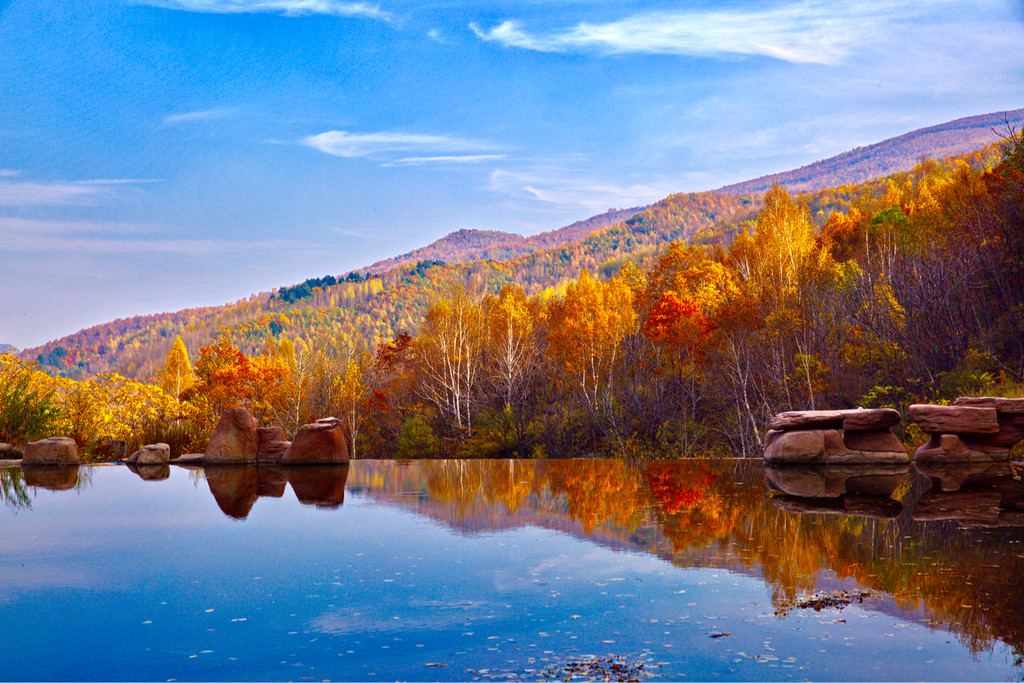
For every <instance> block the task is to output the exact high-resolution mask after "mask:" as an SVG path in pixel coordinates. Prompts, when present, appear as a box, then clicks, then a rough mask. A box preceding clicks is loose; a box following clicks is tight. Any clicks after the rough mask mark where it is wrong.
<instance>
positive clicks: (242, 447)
mask: <svg viewBox="0 0 1024 683" xmlns="http://www.w3.org/2000/svg"><path fill="white" fill-rule="evenodd" d="M258 452H259V434H258V433H257V432H256V421H255V420H253V419H252V415H250V414H249V411H248V410H246V409H245V408H234V409H233V410H228V411H226V412H225V413H224V414H223V415H221V417H220V421H219V422H218V423H217V427H216V428H215V429H214V430H213V434H211V435H210V443H209V444H208V445H207V446H206V458H205V461H206V462H208V463H244V462H256V455H257V453H258Z"/></svg>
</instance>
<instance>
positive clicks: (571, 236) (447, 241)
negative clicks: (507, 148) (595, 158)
mask: <svg viewBox="0 0 1024 683" xmlns="http://www.w3.org/2000/svg"><path fill="white" fill-rule="evenodd" d="M645 208H647V207H636V208H632V209H609V210H608V211H606V212H605V213H602V214H598V215H597V216H592V217H590V218H588V219H586V220H582V221H577V222H575V223H573V224H572V225H567V226H565V227H564V228H559V229H557V230H549V231H547V232H542V233H540V234H537V235H533V236H531V237H523V236H522V235H517V234H515V233H510V232H500V231H497V230H457V231H455V232H452V233H448V234H447V235H445V236H444V237H442V238H441V239H439V240H437V241H435V242H431V243H430V244H428V245H427V246H425V247H421V248H419V249H414V250H413V251H410V252H407V253H405V254H402V255H401V256H395V257H393V258H389V259H385V260H383V261H377V262H376V263H374V264H373V265H371V266H369V267H367V268H362V269H361V270H362V272H365V273H375V274H380V273H386V272H387V271H389V270H391V269H392V268H396V267H398V266H404V265H406V264H413V263H419V262H420V261H444V262H445V263H464V262H466V261H485V260H491V261H499V260H503V259H513V258H516V257H519V256H522V255H523V254H528V253H530V252H533V251H537V250H539V249H548V248H551V247H557V246H561V245H563V244H571V243H572V242H578V241H579V240H581V239H583V238H584V237H586V236H587V235H589V234H590V233H592V232H594V231H595V230H601V229H602V228H607V227H608V226H611V225H616V224H618V223H621V222H622V221H624V220H626V219H628V218H630V217H631V216H633V215H634V214H636V213H637V212H639V211H643V210H644V209H645Z"/></svg>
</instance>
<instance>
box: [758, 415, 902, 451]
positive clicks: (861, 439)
mask: <svg viewBox="0 0 1024 683" xmlns="http://www.w3.org/2000/svg"><path fill="white" fill-rule="evenodd" d="M899 423H900V414H899V412H898V411H896V410H893V409H892V408H874V409H869V410H865V409H856V410H802V411H793V412H788V413H779V414H778V415H776V416H775V417H773V418H772V420H771V422H770V423H769V426H770V428H771V429H770V430H769V431H768V433H767V435H765V439H764V460H765V462H767V463H769V464H803V465H811V464H819V465H828V464H833V465H839V464H843V465H849V464H875V465H886V464H901V463H906V462H908V461H909V460H910V458H909V456H908V455H907V451H906V449H905V448H904V447H903V443H902V442H901V441H900V440H899V439H898V438H897V437H896V435H895V434H893V433H892V428H893V427H894V426H896V425H898V424H899Z"/></svg>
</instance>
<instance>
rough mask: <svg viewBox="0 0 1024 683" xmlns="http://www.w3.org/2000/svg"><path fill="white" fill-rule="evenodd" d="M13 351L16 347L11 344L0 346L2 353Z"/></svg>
mask: <svg viewBox="0 0 1024 683" xmlns="http://www.w3.org/2000/svg"><path fill="white" fill-rule="evenodd" d="M13 350H14V346H12V345H11V344H0V353H3V352H4V351H13Z"/></svg>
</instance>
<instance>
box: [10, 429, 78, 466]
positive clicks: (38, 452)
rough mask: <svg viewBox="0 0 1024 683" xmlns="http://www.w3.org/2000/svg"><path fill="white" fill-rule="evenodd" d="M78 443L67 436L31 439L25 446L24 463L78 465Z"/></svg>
mask: <svg viewBox="0 0 1024 683" xmlns="http://www.w3.org/2000/svg"><path fill="white" fill-rule="evenodd" d="M79 462H80V461H79V459H78V444H76V443H75V440H74V439H72V438H70V437H67V436H51V437H50V438H49V439H42V440H40V441H29V442H28V444H26V446H25V457H24V458H23V459H22V464H23V465H77V464H79Z"/></svg>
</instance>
